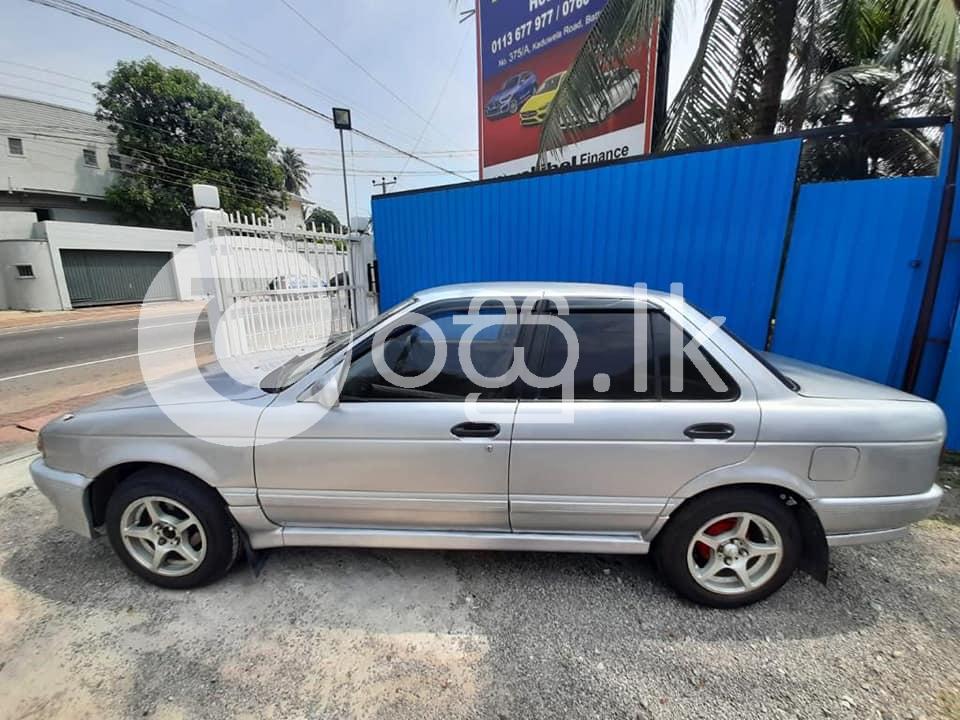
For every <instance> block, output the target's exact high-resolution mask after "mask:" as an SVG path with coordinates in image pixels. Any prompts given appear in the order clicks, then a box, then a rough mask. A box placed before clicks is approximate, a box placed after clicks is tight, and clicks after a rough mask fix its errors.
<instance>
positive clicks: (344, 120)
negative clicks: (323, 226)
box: [333, 108, 352, 230]
mask: <svg viewBox="0 0 960 720" xmlns="http://www.w3.org/2000/svg"><path fill="white" fill-rule="evenodd" d="M333 126H334V127H335V128H336V129H337V130H339V131H340V168H341V169H342V171H343V206H344V208H345V210H346V213H347V215H346V225H347V230H349V229H350V195H349V194H348V193H347V157H346V153H345V152H344V150H343V131H344V130H351V129H352V125H351V123H350V111H349V110H348V109H347V108H333Z"/></svg>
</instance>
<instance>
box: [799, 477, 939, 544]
mask: <svg viewBox="0 0 960 720" xmlns="http://www.w3.org/2000/svg"><path fill="white" fill-rule="evenodd" d="M942 497H943V490H942V489H941V488H940V486H939V485H937V484H936V483H934V484H933V485H932V486H931V487H930V489H929V490H927V491H926V492H923V493H919V494H917V495H892V496H883V497H843V498H820V499H818V500H814V501H813V509H814V510H815V511H816V513H817V515H818V516H819V517H820V522H821V523H822V524H823V529H824V531H825V532H826V535H827V542H828V543H829V544H830V545H832V546H838V545H856V544H860V543H872V542H883V541H886V540H895V539H897V538H899V537H903V536H904V535H905V534H906V530H907V526H908V525H910V524H911V523H915V522H917V521H919V520H923V519H924V518H927V517H930V516H931V515H932V514H933V513H934V511H936V509H937V507H938V506H939V505H940V499H941V498H942Z"/></svg>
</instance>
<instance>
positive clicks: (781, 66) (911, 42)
mask: <svg viewBox="0 0 960 720" xmlns="http://www.w3.org/2000/svg"><path fill="white" fill-rule="evenodd" d="M955 1H956V2H957V3H960V0H710V3H709V6H708V8H707V13H706V18H705V21H704V25H703V29H702V32H701V35H700V44H699V47H698V51H697V54H696V56H695V57H694V59H693V62H692V64H691V67H690V69H689V71H688V72H687V75H686V77H685V78H684V81H683V83H682V85H681V87H680V90H679V92H678V93H677V96H676V97H675V98H674V100H673V102H672V104H671V106H670V109H669V111H668V113H667V118H666V122H665V123H664V126H663V127H662V128H661V129H660V136H659V137H658V138H657V148H658V149H660V150H670V149H676V148H682V147H690V146H696V145H704V144H710V143H715V142H722V141H727V140H739V139H742V138H746V137H750V136H765V135H771V134H773V133H775V132H778V131H782V130H799V129H802V128H805V127H815V126H818V125H831V124H837V123H843V122H856V123H870V122H877V121H880V120H883V119H890V118H897V117H909V116H918V115H925V114H940V113H945V112H947V111H949V109H950V108H951V107H952V100H951V98H952V85H953V70H954V63H955V61H956V53H957V6H956V5H955V4H954V3H955ZM671 2H673V0H610V2H608V4H607V5H606V7H605V8H604V10H603V11H602V13H601V15H600V18H599V19H598V20H597V22H596V23H595V25H594V27H593V29H592V30H591V32H590V33H589V35H588V36H587V39H586V41H585V42H584V45H583V47H582V49H581V50H580V52H579V53H578V55H577V57H576V58H575V60H574V62H573V63H572V64H571V67H570V71H569V72H568V74H567V75H566V76H565V77H564V79H563V81H562V83H561V85H560V87H559V88H558V92H557V95H556V98H555V100H554V102H553V104H552V105H551V107H550V110H549V112H548V114H547V117H546V120H545V122H544V124H543V126H542V130H541V137H540V151H539V158H538V160H539V163H540V164H545V161H546V157H547V155H548V154H551V153H556V152H558V148H560V147H562V146H563V145H566V144H568V143H570V142H575V141H576V140H578V139H579V131H578V130H577V128H578V127H583V126H585V125H586V124H587V121H588V120H589V117H590V113H591V111H592V108H591V107H590V105H589V103H588V101H587V98H589V97H590V96H591V95H592V94H594V93H602V92H603V89H604V82H603V72H604V70H605V69H606V68H608V67H610V66H611V65H613V64H616V63H618V62H621V61H622V60H623V58H624V56H625V55H626V54H627V52H628V51H629V50H630V49H631V48H632V47H634V46H635V45H636V43H638V42H641V41H644V40H647V39H648V38H649V36H650V32H651V28H653V27H656V25H655V20H656V18H658V17H660V16H662V15H663V13H664V11H665V9H667V8H668V5H669V3H671ZM788 93H789V97H785V95H787V94H788ZM565 127H566V128H571V129H566V130H565V129H564V128H565ZM934 143H935V138H933V137H930V136H929V135H926V134H924V133H923V132H921V131H902V132H898V133H887V134H885V136H884V137H883V138H880V137H879V136H878V138H874V139H871V140H870V142H869V143H868V144H869V145H870V146H869V147H867V146H864V147H862V148H861V153H860V154H861V157H860V158H859V160H857V161H856V162H858V163H859V166H860V167H865V164H864V163H866V166H869V167H868V168H867V170H868V172H869V171H870V169H871V168H872V171H873V172H875V173H879V174H882V173H883V172H885V168H886V169H892V168H897V167H907V168H913V169H918V168H925V167H928V166H929V164H930V163H931V162H933V161H934V160H933V159H934V158H935V156H936V152H935V147H934Z"/></svg>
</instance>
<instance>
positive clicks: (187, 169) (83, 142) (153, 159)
mask: <svg viewBox="0 0 960 720" xmlns="http://www.w3.org/2000/svg"><path fill="white" fill-rule="evenodd" d="M10 129H11V126H9V125H3V124H2V123H0V130H4V131H9V130H10ZM13 130H14V132H18V133H20V134H21V135H23V136H24V137H29V136H32V137H35V138H38V139H41V140H48V141H49V140H56V141H58V143H59V144H64V145H73V146H76V147H81V148H83V147H90V144H91V143H92V142H100V143H101V144H108V143H109V144H112V139H106V138H102V137H100V138H91V137H89V136H87V137H84V136H82V135H81V136H72V135H62V134H57V133H43V132H36V131H33V130H31V129H29V128H22V127H16V126H13ZM50 144H51V145H52V144H53V143H50ZM127 144H128V145H130V147H132V148H134V149H135V150H136V151H138V152H139V153H141V154H142V155H146V156H148V157H141V156H140V155H131V154H129V153H123V152H120V151H119V150H111V152H113V154H115V155H119V156H120V157H123V158H127V159H128V160H135V161H139V162H145V163H148V164H150V166H151V168H153V169H156V170H162V171H164V172H177V173H180V174H181V175H183V176H184V177H186V176H188V175H190V174H191V173H192V174H193V175H194V176H196V175H198V174H200V173H204V174H215V175H218V176H220V178H221V179H220V180H219V181H218V182H220V183H222V184H223V185H224V186H226V187H228V188H230V189H232V190H233V191H235V192H245V193H247V194H249V195H256V194H258V193H265V194H271V193H278V192H279V189H278V188H271V187H268V186H266V185H257V184H256V183H252V182H249V181H247V180H242V179H240V178H238V177H237V176H236V175H235V174H234V173H233V172H232V171H230V170H226V169H223V168H210V167H205V166H203V165H197V164H195V163H190V162H187V161H186V160H177V159H176V158H170V157H167V156H165V155H161V154H159V153H156V152H152V151H150V150H146V149H144V148H143V147H141V146H138V145H135V144H133V143H127ZM158 161H162V162H158ZM223 176H226V177H228V178H230V180H223V179H222V178H223Z"/></svg>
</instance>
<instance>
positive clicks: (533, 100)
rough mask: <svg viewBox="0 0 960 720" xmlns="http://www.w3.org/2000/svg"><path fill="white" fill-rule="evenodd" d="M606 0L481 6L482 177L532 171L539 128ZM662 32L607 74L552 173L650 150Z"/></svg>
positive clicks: (525, 0) (493, 1)
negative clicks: (592, 111)
mask: <svg viewBox="0 0 960 720" xmlns="http://www.w3.org/2000/svg"><path fill="white" fill-rule="evenodd" d="M606 4H607V0H477V38H478V53H477V55H478V58H477V61H478V74H479V81H478V88H479V93H480V177H481V178H492V177H499V176H502V175H515V174H518V173H523V172H530V171H531V170H533V169H534V168H535V166H536V162H537V150H538V148H539V146H540V129H541V126H542V124H543V121H544V118H545V117H546V113H547V111H548V110H549V108H550V104H551V103H552V102H553V98H554V96H555V95H556V92H557V87H558V85H559V84H560V81H561V80H562V78H563V76H564V73H565V72H566V70H567V69H568V68H569V67H570V65H571V63H572V62H573V60H574V58H575V57H576V55H577V52H578V51H579V50H580V48H581V47H582V46H583V43H584V41H585V40H586V37H587V34H588V33H589V32H590V30H591V28H592V27H593V24H594V23H595V22H596V21H597V18H598V17H599V16H600V12H601V11H602V10H603V8H604V6H605V5H606ZM657 35H658V33H657V32H652V33H651V38H650V41H649V42H642V43H638V44H637V45H636V46H635V47H634V48H632V49H631V50H630V51H629V52H627V53H626V55H625V57H624V59H623V62H622V63H618V64H616V65H615V66H611V67H609V68H607V69H606V77H607V87H606V90H605V92H604V93H603V94H602V96H600V97H596V98H592V99H591V103H590V105H591V106H593V107H595V108H596V111H595V115H594V117H593V118H591V122H590V123H589V124H588V125H585V126H583V127H580V128H578V129H577V130H578V132H579V139H578V141H577V142H576V143H575V144H571V145H567V146H565V147H564V148H562V158H550V165H548V167H550V166H553V167H557V166H560V167H564V166H577V165H586V164H590V163H595V162H603V161H606V160H614V159H618V158H621V157H628V156H631V155H642V154H644V153H646V152H649V150H650V143H651V135H652V119H653V105H654V83H655V80H656V58H657Z"/></svg>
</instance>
